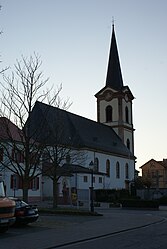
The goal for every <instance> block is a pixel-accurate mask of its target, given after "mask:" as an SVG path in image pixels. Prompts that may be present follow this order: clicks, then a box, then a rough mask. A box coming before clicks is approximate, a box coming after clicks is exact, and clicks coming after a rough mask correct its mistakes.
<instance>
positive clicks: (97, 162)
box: [94, 157, 99, 171]
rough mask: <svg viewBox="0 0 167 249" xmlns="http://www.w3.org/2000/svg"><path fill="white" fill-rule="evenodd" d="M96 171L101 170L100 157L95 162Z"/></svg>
mask: <svg viewBox="0 0 167 249" xmlns="http://www.w3.org/2000/svg"><path fill="white" fill-rule="evenodd" d="M94 167H95V169H94V170H95V171H99V159H98V158H97V157H96V158H95V162H94Z"/></svg>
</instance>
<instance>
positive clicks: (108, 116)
mask: <svg viewBox="0 0 167 249" xmlns="http://www.w3.org/2000/svg"><path fill="white" fill-rule="evenodd" d="M112 112H113V111H112V106H110V105H108V106H107V107H106V122H112Z"/></svg>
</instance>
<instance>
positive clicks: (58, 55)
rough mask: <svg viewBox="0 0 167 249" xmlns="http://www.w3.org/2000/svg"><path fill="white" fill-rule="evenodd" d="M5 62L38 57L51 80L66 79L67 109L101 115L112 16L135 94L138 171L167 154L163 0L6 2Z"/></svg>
mask: <svg viewBox="0 0 167 249" xmlns="http://www.w3.org/2000/svg"><path fill="white" fill-rule="evenodd" d="M0 4H1V5H2V10H1V12H0V28H1V30H2V31H3V34H2V35H1V37H0V48H1V49H0V54H1V60H2V63H1V66H10V67H11V69H12V67H13V65H14V64H15V62H16V59H20V58H21V55H24V56H30V55H33V53H34V52H36V53H38V54H39V55H40V56H41V60H42V61H43V64H42V70H43V73H44V75H45V77H46V78H47V77H49V78H50V79H49V84H50V85H53V84H54V85H55V87H56V86H58V85H60V84H61V83H62V85H63V92H62V97H63V98H65V99H66V98H67V97H69V98H70V100H71V101H72V102H73V104H72V106H71V107H70V109H69V111H70V112H73V113H76V114H78V115H81V116H83V117H87V118H90V119H93V120H96V98H95V97H94V94H95V93H97V92H98V91H99V90H100V89H101V88H103V87H104V86H105V79H106V70H107V64H108V53H109V46H110V37H111V25H112V17H114V20H115V21H114V22H115V33H116V39H117V45H118V51H119V57H120V63H121V68H122V75H123V80H124V85H128V86H129V87H130V89H131V91H132V93H133V95H134V96H135V100H134V102H133V123H134V128H135V129H136V131H135V155H136V157H137V164H136V168H137V169H138V168H139V167H140V166H141V165H142V164H144V163H145V162H147V161H148V160H150V159H151V158H154V159H155V160H163V158H167V147H166V143H167V142H166V141H167V129H166V124H167V114H166V111H165V110H166V106H167V77H166V74H167V70H166V69H167V28H166V26H167V14H166V13H167V1H166V0H147V1H146V0H140V1H138V0H84V1H83V0H1V1H0Z"/></svg>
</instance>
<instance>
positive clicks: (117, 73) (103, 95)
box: [95, 25, 134, 153]
mask: <svg viewBox="0 0 167 249" xmlns="http://www.w3.org/2000/svg"><path fill="white" fill-rule="evenodd" d="M95 97H96V98H97V121H98V122H100V123H103V124H105V125H108V126H110V127H112V128H113V129H114V131H115V132H116V133H117V134H118V136H119V137H120V138H121V139H122V141H123V142H124V144H125V145H126V146H127V147H128V149H129V150H130V151H131V152H132V153H134V128H133V110H132V101H133V99H134V97H133V94H132V92H131V91H130V89H129V87H128V86H124V85H123V79H122V73H121V66H120V62H119V55H118V49H117V43H116V38H115V30H114V25H113V26H112V36H111V45H110V51H109V60H108V69H107V77H106V82H105V86H104V87H103V88H102V89H101V90H100V91H99V92H98V93H96V94H95Z"/></svg>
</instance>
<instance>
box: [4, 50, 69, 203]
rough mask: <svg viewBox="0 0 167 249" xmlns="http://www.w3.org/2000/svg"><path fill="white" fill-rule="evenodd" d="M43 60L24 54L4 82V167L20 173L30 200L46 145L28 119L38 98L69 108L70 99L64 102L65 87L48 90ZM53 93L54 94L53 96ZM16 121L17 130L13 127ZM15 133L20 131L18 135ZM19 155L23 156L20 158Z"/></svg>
mask: <svg viewBox="0 0 167 249" xmlns="http://www.w3.org/2000/svg"><path fill="white" fill-rule="evenodd" d="M41 65H42V61H41V59H40V57H39V56H38V55H36V54H35V53H34V55H33V56H30V57H29V58H26V57H24V56H22V58H21V61H18V60H17V62H16V64H15V70H14V72H12V74H11V75H10V76H6V75H5V74H4V77H3V78H4V81H3V82H2V83H1V108H0V109H1V110H0V112H1V113H0V114H1V117H6V118H7V119H5V120H6V121H5V123H4V127H6V131H5V132H6V134H7V137H6V139H5V142H4V139H3V140H1V147H3V149H4V151H5V153H6V158H8V160H7V161H5V162H4V167H6V168H7V169H9V170H11V171H12V172H13V173H14V174H16V175H18V176H19V177H20V178H21V180H22V187H23V199H24V200H25V201H27V200H28V189H29V185H30V182H31V181H32V180H33V179H34V178H36V177H37V176H38V175H39V174H41V171H40V169H41V164H40V158H41V155H42V153H43V150H44V146H46V145H44V144H40V143H39V142H38V139H37V137H36V139H34V134H30V127H29V123H26V122H27V118H28V117H29V116H30V114H31V112H32V110H33V107H34V105H35V103H36V101H41V102H47V103H48V104H49V105H54V106H59V107H60V105H62V106H63V108H68V106H69V104H68V103H69V102H68V100H66V101H62V99H61V98H60V96H59V95H60V91H61V89H62V86H60V87H58V88H57V89H56V90H54V89H53V87H50V88H49V89H46V84H47V82H48V78H47V79H44V75H43V72H42V71H41V69H40V68H41ZM51 93H52V95H51ZM8 120H10V121H12V122H13V125H14V127H15V128H14V131H13V129H11V126H12V125H11V123H10V122H8ZM13 132H14V133H17V135H16V137H15V136H13ZM18 155H20V156H19V159H18Z"/></svg>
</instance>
